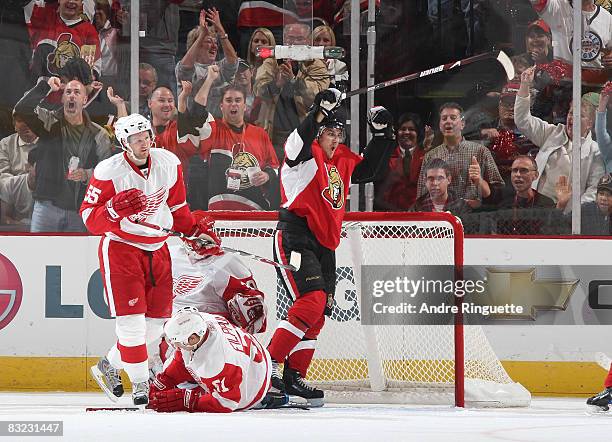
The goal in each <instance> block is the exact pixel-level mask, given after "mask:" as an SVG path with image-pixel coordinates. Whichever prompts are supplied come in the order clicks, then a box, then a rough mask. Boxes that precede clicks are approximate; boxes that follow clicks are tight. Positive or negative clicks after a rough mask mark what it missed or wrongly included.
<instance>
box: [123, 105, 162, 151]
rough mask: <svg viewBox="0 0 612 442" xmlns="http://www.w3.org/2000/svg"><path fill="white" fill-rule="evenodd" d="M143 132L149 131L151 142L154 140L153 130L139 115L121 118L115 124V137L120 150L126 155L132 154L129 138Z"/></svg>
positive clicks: (147, 121)
mask: <svg viewBox="0 0 612 442" xmlns="http://www.w3.org/2000/svg"><path fill="white" fill-rule="evenodd" d="M144 131H149V134H150V135H151V140H153V139H154V138H155V136H154V134H153V129H151V122H150V121H149V120H148V119H147V118H145V117H143V116H142V115H140V114H131V115H128V116H127V117H121V118H119V119H118V120H117V121H116V122H115V136H116V137H117V140H119V144H120V145H121V148H122V149H123V150H125V151H126V152H128V153H132V149H131V148H130V143H129V138H130V136H131V135H134V134H139V133H140V132H144Z"/></svg>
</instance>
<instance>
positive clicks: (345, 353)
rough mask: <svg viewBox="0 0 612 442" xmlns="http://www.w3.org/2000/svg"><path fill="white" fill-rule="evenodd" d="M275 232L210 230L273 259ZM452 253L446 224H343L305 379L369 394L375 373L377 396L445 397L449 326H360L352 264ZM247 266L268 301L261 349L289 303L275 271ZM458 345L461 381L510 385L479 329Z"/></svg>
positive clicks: (254, 224)
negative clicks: (329, 297)
mask: <svg viewBox="0 0 612 442" xmlns="http://www.w3.org/2000/svg"><path fill="white" fill-rule="evenodd" d="M275 226H276V222H275V221H262V220H253V221H245V220H240V221H230V220H217V222H216V231H217V233H218V234H219V236H220V238H221V239H222V241H223V244H224V245H226V246H229V247H234V248H238V249H242V250H245V251H247V252H250V253H254V254H258V255H260V256H264V257H266V258H272V248H273V239H274V232H275ZM453 251H454V233H453V228H452V226H451V225H450V224H449V223H448V222H444V221H423V222H421V221H388V220H381V221H350V222H345V223H344V227H343V232H342V239H341V243H340V246H339V247H338V249H337V251H336V268H337V272H336V275H337V285H336V295H335V305H334V309H333V312H332V315H331V317H328V318H326V322H325V326H324V327H323V330H322V332H321V334H320V335H319V338H318V341H317V346H316V352H315V356H314V359H313V362H312V364H311V366H310V369H309V372H308V380H309V381H311V382H313V383H314V384H317V385H319V386H320V387H322V388H324V389H326V390H338V391H344V392H358V391H371V390H372V389H373V385H372V378H373V376H374V373H373V372H372V373H371V371H372V370H376V371H377V372H378V373H376V375H377V378H378V379H379V380H380V379H381V378H382V381H383V383H384V385H383V387H382V388H381V387H380V384H377V385H378V386H376V387H375V388H374V390H376V391H381V390H384V391H389V392H394V391H398V392H402V391H408V390H412V391H420V392H422V393H423V394H431V393H434V394H435V393H445V394H449V393H452V391H453V388H454V377H455V368H454V331H453V326H451V325H448V326H446V325H409V326H397V325H395V326H362V325H361V323H360V319H361V318H360V297H359V294H358V291H359V284H358V275H359V265H366V264H369V265H411V264H412V265H415V264H420V265H429V264H438V265H454V253H453ZM246 261H249V262H248V263H247V265H248V266H249V268H250V269H251V270H252V271H253V273H254V276H255V279H256V281H257V284H258V286H259V287H260V289H262V290H263V291H264V293H265V294H266V297H267V304H268V318H269V319H268V330H267V332H266V333H265V334H263V336H260V337H261V338H262V339H261V340H262V342H264V343H265V344H267V343H268V342H269V339H270V337H271V335H272V333H273V331H274V330H275V328H276V325H277V324H278V322H279V320H281V319H283V318H285V316H286V313H287V310H288V308H289V307H290V305H291V303H292V301H291V298H290V297H289V295H288V293H287V292H286V291H285V288H284V286H283V284H282V282H281V280H280V279H278V278H277V276H276V271H275V269H274V267H272V266H269V265H265V264H262V263H260V262H257V261H251V260H245V262H246ZM355 261H358V262H357V264H355ZM464 342H465V378H466V380H467V379H477V380H485V381H492V382H495V383H498V384H508V383H512V382H513V381H512V380H511V379H510V377H509V376H508V374H507V373H506V371H505V369H504V368H503V366H502V365H501V363H500V362H499V360H498V359H497V357H496V355H495V353H494V352H493V349H492V348H491V346H490V344H489V342H488V340H487V338H486V336H485V334H484V332H483V330H482V328H481V327H480V326H464ZM368 343H369V344H368ZM373 353H374V354H373ZM373 358H374V359H375V361H374V363H373V362H372V359H373ZM376 361H378V365H377V364H376ZM348 394H351V393H348ZM450 398H451V399H450V402H452V395H451V396H450ZM417 401H418V399H417ZM447 401H448V400H447ZM435 402H438V401H435ZM442 402H445V400H443V401H442Z"/></svg>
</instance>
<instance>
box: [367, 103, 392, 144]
mask: <svg viewBox="0 0 612 442" xmlns="http://www.w3.org/2000/svg"><path fill="white" fill-rule="evenodd" d="M368 126H370V131H371V132H372V135H373V136H374V137H385V138H388V139H390V140H394V139H395V131H394V130H393V115H391V112H389V111H388V110H387V109H385V108H384V107H382V106H374V107H373V108H372V109H370V110H369V111H368Z"/></svg>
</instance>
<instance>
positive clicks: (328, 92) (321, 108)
mask: <svg viewBox="0 0 612 442" xmlns="http://www.w3.org/2000/svg"><path fill="white" fill-rule="evenodd" d="M341 103H342V92H340V91H339V90H338V89H334V88H330V89H325V90H324V91H321V92H319V93H318V94H317V95H316V96H315V99H314V103H313V110H314V111H315V112H321V113H322V114H323V115H325V117H329V116H330V115H331V114H333V112H334V111H335V110H336V109H338V108H339V107H340V104H341Z"/></svg>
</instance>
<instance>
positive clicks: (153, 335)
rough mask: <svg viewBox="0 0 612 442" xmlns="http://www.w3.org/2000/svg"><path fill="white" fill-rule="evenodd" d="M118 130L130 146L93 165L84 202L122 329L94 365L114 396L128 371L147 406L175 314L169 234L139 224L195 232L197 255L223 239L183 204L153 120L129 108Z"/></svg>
mask: <svg viewBox="0 0 612 442" xmlns="http://www.w3.org/2000/svg"><path fill="white" fill-rule="evenodd" d="M115 133H116V135H117V139H118V140H119V142H120V143H121V147H122V148H123V150H124V151H125V152H123V153H118V154H116V155H114V156H112V157H111V158H108V159H106V160H104V161H102V162H101V163H99V164H98V165H97V166H96V168H95V170H94V173H93V176H92V177H91V180H90V182H89V187H88V189H87V194H86V195H85V198H84V200H83V204H82V205H81V216H82V218H83V222H84V223H85V225H86V226H87V228H88V229H89V231H90V232H91V233H93V234H98V235H103V236H102V238H101V240H100V247H99V251H98V255H99V259H100V272H101V274H102V280H103V281H104V288H105V294H106V298H107V302H108V306H109V310H110V313H111V315H112V316H115V317H116V320H115V321H116V324H115V331H116V333H117V342H116V344H115V345H113V347H112V348H111V349H110V351H109V352H108V354H107V356H105V357H103V358H101V359H100V361H99V362H98V364H97V365H95V366H93V367H92V368H91V371H92V374H93V376H94V379H95V380H96V381H97V382H98V385H100V388H102V390H103V391H104V392H105V393H106V394H107V396H108V397H109V398H110V399H111V400H113V401H117V398H118V397H119V396H121V395H123V384H122V380H121V376H120V374H119V371H120V370H121V369H125V371H126V373H127V374H128V376H129V377H130V380H131V381H132V399H133V402H134V404H135V405H145V404H146V403H147V402H148V398H149V361H148V359H149V358H148V355H149V352H150V351H151V346H155V344H156V343H158V342H159V338H160V336H161V335H162V333H163V325H164V322H165V321H166V319H167V318H169V317H170V316H171V313H172V276H171V264H170V254H169V252H168V246H167V245H166V239H167V238H168V234H167V233H164V232H163V231H161V230H157V229H152V228H149V227H145V226H143V225H141V224H139V222H141V221H145V220H146V221H147V222H150V223H153V224H155V225H157V226H161V227H163V228H167V229H168V228H173V229H175V230H177V231H179V232H182V233H184V234H186V235H188V236H191V237H196V238H198V239H194V240H193V246H192V247H193V248H194V250H196V251H197V252H198V253H206V254H214V253H219V252H220V250H219V246H218V245H219V244H220V241H219V239H218V238H217V237H216V235H215V233H214V232H213V231H212V225H211V224H210V223H207V222H203V220H202V219H200V221H199V222H198V223H197V224H196V223H195V221H194V218H193V216H192V215H191V211H190V210H189V207H188V206H187V203H186V202H185V195H186V191H185V184H184V180H183V171H182V168H181V163H180V161H179V159H178V158H177V157H176V155H174V154H173V153H171V152H169V151H167V150H165V149H156V148H154V147H153V131H152V129H151V123H150V122H149V121H148V120H147V119H146V118H144V117H143V116H142V115H139V114H132V115H129V116H127V117H122V118H120V119H119V120H117V123H116V124H115ZM199 239H203V240H205V241H200V240H199ZM209 249H210V250H209Z"/></svg>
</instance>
